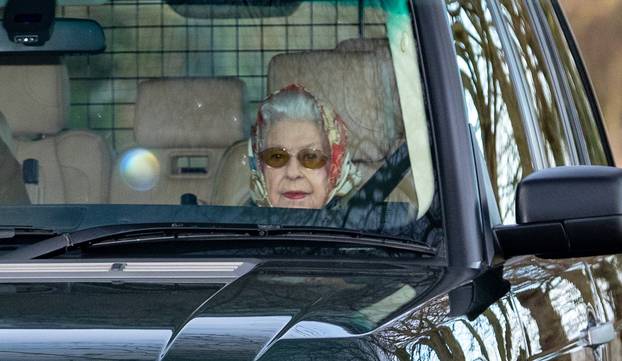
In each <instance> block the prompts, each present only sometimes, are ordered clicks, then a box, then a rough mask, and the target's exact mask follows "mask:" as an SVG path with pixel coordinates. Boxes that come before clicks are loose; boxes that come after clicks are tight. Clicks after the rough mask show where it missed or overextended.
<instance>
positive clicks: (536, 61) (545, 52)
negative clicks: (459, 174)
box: [446, 0, 618, 360]
mask: <svg viewBox="0 0 622 361" xmlns="http://www.w3.org/2000/svg"><path fill="white" fill-rule="evenodd" d="M553 5H554V4H551V2H550V1H525V0H499V1H485V0H481V1H480V0H478V1H460V0H447V1H446V6H447V11H448V14H449V21H450V25H451V27H452V32H453V35H454V40H455V47H456V55H457V61H458V67H459V71H460V75H461V80H462V85H463V87H464V98H465V103H466V109H467V113H468V120H469V123H470V125H471V128H472V130H473V138H474V149H475V153H476V156H479V155H478V154H477V153H481V158H482V159H483V162H484V163H485V164H486V167H483V168H484V169H481V170H480V173H479V176H480V178H482V179H480V182H481V185H480V187H481V188H488V189H487V190H484V192H486V191H488V192H487V193H488V195H489V198H490V199H491V200H492V201H493V202H491V204H493V208H496V209H494V211H492V212H489V213H491V214H492V216H491V219H490V224H491V225H493V226H494V225H496V224H513V223H515V214H514V212H515V204H514V200H515V198H514V197H515V192H516V188H517V185H518V183H519V181H520V180H521V179H522V178H523V177H525V176H526V175H528V174H530V173H531V172H533V171H535V170H538V169H542V168H546V167H554V166H562V165H578V164H606V163H607V156H606V146H605V145H604V144H603V142H602V133H599V128H598V124H597V121H596V120H595V119H596V115H595V112H594V109H593V108H592V107H591V106H590V103H589V100H588V95H587V94H588V93H587V90H586V88H585V87H584V83H583V82H582V80H581V77H580V76H578V71H577V64H576V62H577V61H578V59H576V58H575V57H573V56H574V54H572V53H571V51H570V50H569V46H568V45H567V44H566V43H565V41H566V40H565V34H564V32H563V31H562V28H561V25H560V23H559V21H560V20H559V19H558V17H559V15H560V13H559V11H556V9H555V8H554V7H553ZM557 10H558V9H557ZM484 178H485V179H484ZM485 185H488V187H485ZM480 192H482V191H480ZM495 214H496V215H497V217H495ZM605 264H608V263H607V262H605V263H604V264H603V263H602V261H600V259H598V258H584V259H566V260H546V259H541V258H537V257H522V258H516V259H512V260H509V261H508V262H507V263H506V264H505V267H504V268H505V271H504V278H505V279H507V280H508V281H509V282H510V283H511V291H510V293H511V295H512V297H514V299H515V300H516V311H517V312H518V314H519V317H520V320H521V323H522V328H523V333H524V336H525V339H526V342H527V346H528V350H529V351H528V353H529V355H530V359H533V360H605V359H609V358H608V356H607V355H608V354H610V350H609V348H607V346H606V345H599V344H598V343H599V342H601V341H603V340H595V339H594V338H593V337H592V338H589V337H588V335H593V332H597V331H599V330H602V328H599V327H602V325H604V324H606V323H607V322H609V321H610V319H611V318H612V316H611V315H608V314H607V311H606V309H607V307H606V305H607V303H606V302H605V303H603V299H602V297H601V296H602V295H603V294H606V293H607V292H608V290H607V289H605V290H602V289H599V287H597V284H596V283H595V282H594V281H593V280H594V275H593V268H594V266H595V265H601V267H600V268H598V269H599V270H603V269H605V268H606V267H604V265H605ZM609 272H610V273H613V272H612V271H611V267H609ZM601 274H602V273H599V275H601ZM600 278H601V279H602V278H605V279H608V278H611V277H610V276H607V275H605V276H602V275H601V276H600ZM601 283H602V282H601ZM612 287H614V288H615V287H617V286H615V285H613V286H612ZM600 288H603V287H600ZM605 288H606V287H605ZM615 292H618V291H617V289H616V291H615ZM609 293H611V292H609ZM609 303H611V302H609ZM608 307H609V308H610V309H614V306H613V305H611V306H608ZM609 313H611V312H609ZM590 332H592V333H590ZM604 339H605V340H606V339H607V335H605V337H604Z"/></svg>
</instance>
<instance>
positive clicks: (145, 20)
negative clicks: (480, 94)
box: [61, 0, 385, 150]
mask: <svg viewBox="0 0 622 361" xmlns="http://www.w3.org/2000/svg"><path fill="white" fill-rule="evenodd" d="M363 2H364V0H361V3H359V4H358V6H357V4H356V3H355V2H349V3H348V5H345V6H344V5H339V4H338V3H337V1H334V2H331V1H322V2H307V3H303V4H301V5H300V6H299V7H298V8H297V10H296V11H295V12H294V13H293V14H291V15H290V16H287V17H265V18H254V19H191V18H185V17H183V16H181V15H179V14H177V13H176V12H175V11H174V10H173V9H172V8H171V7H170V6H169V5H167V4H161V3H144V2H142V3H141V2H140V1H123V2H120V1H116V2H113V3H110V4H105V5H99V6H66V7H63V8H62V9H61V13H62V15H63V16H65V17H77V18H91V19H94V20H96V21H98V22H99V23H100V24H101V25H102V26H103V27H104V29H105V33H106V39H107V50H106V52H105V53H103V54H99V55H95V56H80V57H78V56H74V57H68V58H67V59H66V62H67V65H68V68H69V73H70V78H71V118H70V122H69V127H70V128H89V129H91V130H94V131H96V132H98V133H100V135H102V136H103V137H104V139H106V140H107V141H108V142H109V143H110V144H111V145H112V146H113V147H114V148H115V149H117V150H123V149H126V148H128V147H131V146H133V145H134V144H135V143H134V137H133V131H132V130H133V120H134V102H135V98H136V89H137V86H138V83H139V82H140V81H141V80H144V79H150V78H165V77H198V76H201V77H203V76H207V77H218V76H235V77H239V78H240V79H241V80H243V81H244V82H245V83H246V87H247V97H248V101H249V102H250V106H248V107H247V109H248V112H249V113H248V115H247V118H248V119H252V114H254V113H255V111H256V104H257V103H258V102H259V101H260V100H261V99H263V98H264V97H265V96H266V75H267V65H268V62H269V61H270V59H271V58H272V57H273V56H274V55H276V54H279V53H285V52H296V51H304V50H313V49H333V48H335V46H336V45H337V44H338V43H339V42H340V41H343V40H345V39H351V38H358V37H366V38H377V37H384V36H385V22H384V14H383V11H382V10H381V8H380V7H379V6H370V5H371V4H370V0H368V1H365V3H364V4H363Z"/></svg>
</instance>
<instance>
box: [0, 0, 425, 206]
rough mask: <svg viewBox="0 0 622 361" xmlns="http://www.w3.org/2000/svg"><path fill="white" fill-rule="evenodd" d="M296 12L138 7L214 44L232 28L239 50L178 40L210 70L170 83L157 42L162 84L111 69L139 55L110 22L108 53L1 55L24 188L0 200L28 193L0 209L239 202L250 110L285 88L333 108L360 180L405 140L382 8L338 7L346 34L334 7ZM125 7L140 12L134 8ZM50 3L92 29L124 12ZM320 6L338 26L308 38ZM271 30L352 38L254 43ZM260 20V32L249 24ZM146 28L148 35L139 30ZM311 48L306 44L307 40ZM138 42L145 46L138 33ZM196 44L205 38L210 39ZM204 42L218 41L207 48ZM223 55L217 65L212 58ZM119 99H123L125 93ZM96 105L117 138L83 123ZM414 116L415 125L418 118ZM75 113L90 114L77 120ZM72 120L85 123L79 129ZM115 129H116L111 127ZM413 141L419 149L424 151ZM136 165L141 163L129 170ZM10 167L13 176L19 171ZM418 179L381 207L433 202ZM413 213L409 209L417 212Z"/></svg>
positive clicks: (5, 101)
mask: <svg viewBox="0 0 622 361" xmlns="http://www.w3.org/2000/svg"><path fill="white" fill-rule="evenodd" d="M77 3H79V2H77ZM292 4H293V5H292V6H291V7H273V8H268V7H261V9H262V10H261V11H263V12H264V13H263V14H262V13H261V11H254V10H253V9H254V8H253V7H252V6H248V5H247V6H234V5H231V6H229V5H202V6H199V5H177V4H175V2H172V3H170V4H167V3H162V4H157V7H158V9H155V6H153V7H151V8H150V7H149V6H148V5H147V4H145V5H140V6H143V7H144V10H145V12H147V10H149V11H152V10H159V11H161V12H162V13H161V14H160V17H161V18H163V17H164V16H165V15H163V14H164V12H166V13H167V14H168V15H166V16H169V17H174V18H176V19H177V20H178V21H180V23H181V25H179V29H181V30H185V31H186V32H187V31H188V29H189V28H190V29H192V27H189V26H188V23H189V22H192V21H194V23H196V24H208V25H205V27H206V28H207V29H208V30H209V31H211V32H212V35H213V33H214V32H215V31H217V30H218V29H221V30H223V29H225V30H231V29H232V30H233V31H235V32H237V33H238V34H237V35H236V39H237V40H236V42H237V44H233V45H232V44H222V45H221V46H222V48H223V49H217V50H216V49H214V47H215V45H213V44H211V45H209V46H210V47H211V48H210V50H209V51H206V52H204V53H202V52H199V51H197V52H193V50H192V49H191V48H192V45H191V44H189V42H188V41H186V44H184V45H180V46H181V48H182V49H181V52H182V54H183V55H185V56H186V57H188V56H189V55H197V56H201V55H203V56H204V57H205V59H200V60H197V61H198V62H199V65H200V61H205V62H212V63H211V65H210V64H208V65H206V67H207V68H209V67H211V68H212V71H211V72H210V73H211V74H210V75H205V74H200V75H192V74H190V72H186V74H174V75H167V74H166V69H165V68H166V67H167V66H168V65H166V64H164V59H165V58H166V55H167V54H166V51H165V49H163V48H164V44H163V42H162V41H160V43H159V44H160V46H161V47H162V48H158V47H157V46H156V47H154V49H155V50H154V51H151V52H147V53H146V55H153V56H156V57H160V60H159V61H160V62H161V68H162V71H161V74H160V76H152V75H148V76H142V75H141V71H142V70H141V69H138V68H139V67H140V66H139V65H140V63H139V62H138V61H137V62H136V68H137V70H136V71H135V73H133V74H131V75H130V76H123V75H122V73H123V71H124V70H119V69H118V68H119V67H122V66H123V64H122V58H121V55H123V54H125V53H131V54H133V55H136V54H138V56H141V55H142V53H141V48H143V47H144V45H142V44H143V43H142V41H143V40H142V39H143V38H141V40H140V41H137V42H135V43H133V45H132V46H130V47H127V48H126V49H125V50H124V51H117V49H118V44H117V43H116V42H115V41H117V40H115V37H114V36H115V35H116V34H117V28H118V27H119V24H117V20H111V19H108V21H109V23H105V21H103V20H101V19H100V20H99V21H100V22H101V23H102V24H101V25H102V27H103V28H104V31H105V32H106V34H107V43H108V48H107V49H106V51H105V52H104V53H103V54H101V55H73V54H72V55H3V57H2V58H1V59H0V83H1V84H3V86H2V87H0V111H1V112H2V114H3V115H4V118H5V120H6V127H3V128H4V130H3V132H2V139H3V140H4V143H5V145H6V147H7V149H10V155H11V157H10V158H13V159H11V161H12V162H18V163H19V164H20V165H21V168H22V169H21V173H22V174H20V175H19V176H17V177H15V176H14V175H12V176H11V177H12V178H11V179H15V180H21V181H14V182H12V184H11V185H8V184H7V185H4V186H3V188H7V187H10V188H11V189H10V190H5V189H3V190H2V194H20V192H22V193H23V189H25V190H26V192H27V195H28V197H27V199H25V197H21V198H20V197H13V198H11V197H8V196H7V197H3V198H2V201H1V202H2V203H3V204H11V203H18V204H19V203H27V202H29V203H31V204H102V203H103V204H171V205H173V204H180V203H181V199H182V198H183V196H184V195H186V194H192V195H194V196H196V204H200V205H225V206H227V205H228V206H239V205H245V204H248V202H249V182H248V179H249V169H248V164H247V153H248V136H249V133H250V127H251V125H252V124H253V123H254V120H255V117H256V109H257V106H258V104H259V103H260V101H261V100H262V99H263V98H264V97H265V96H266V95H268V94H270V93H272V92H273V91H275V90H278V89H280V88H281V87H283V86H285V85H288V84H292V83H298V84H302V85H303V86H304V87H305V88H307V89H309V90H310V91H311V92H312V93H314V94H315V95H317V96H318V97H319V98H320V99H329V100H330V102H331V104H332V106H333V107H334V108H335V110H336V111H337V113H338V114H340V115H341V116H342V117H343V118H344V120H345V122H346V125H347V128H348V131H349V142H348V146H349V148H350V149H349V150H350V152H351V154H352V159H353V162H354V164H356V166H357V168H358V169H359V170H360V172H361V175H362V178H363V182H362V184H364V183H365V181H366V180H368V179H370V177H372V176H373V175H374V174H375V173H376V171H377V170H378V169H379V168H380V167H382V165H383V164H385V163H386V160H387V158H388V157H389V156H390V155H391V154H393V153H394V152H395V151H396V149H397V148H398V147H399V146H400V145H401V144H404V143H405V141H406V134H405V129H404V121H403V120H402V118H403V116H402V109H403V106H404V105H403V104H400V96H399V92H398V85H397V82H396V75H395V65H394V62H393V59H392V55H391V54H392V51H394V49H393V50H392V47H391V46H390V41H389V39H388V37H387V34H386V29H385V24H384V21H381V22H379V21H378V17H381V15H378V13H381V12H378V11H376V10H377V9H375V8H374V7H369V8H365V9H363V12H364V15H367V12H369V14H372V15H373V16H375V17H376V18H373V17H372V16H370V18H369V19H367V20H365V19H361V17H360V11H359V10H360V9H357V8H356V6H351V9H349V8H348V9H346V10H347V11H348V14H350V15H347V16H350V17H351V18H352V19H354V20H357V21H358V23H354V24H349V23H348V24H349V25H348V26H347V27H346V25H341V22H344V23H345V22H346V20H344V19H340V18H339V16H340V15H339V14H337V13H338V12H340V11H342V9H341V8H339V9H338V8H337V5H336V3H335V4H334V5H333V4H328V3H324V2H318V3H314V2H305V3H299V2H293V3H292ZM132 6H135V7H136V8H137V9H138V8H139V5H132ZM59 8H60V9H61V11H62V12H63V13H64V15H65V16H67V17H71V16H73V15H75V14H74V13H72V9H73V8H76V9H73V10H75V11H74V12H76V13H77V11H78V10H79V9H82V10H86V11H87V12H85V13H84V14H83V16H84V15H90V16H91V17H92V18H93V19H95V20H98V18H97V16H93V14H97V13H98V12H97V11H95V10H97V9H98V8H108V9H110V10H112V12H114V14H121V13H122V11H121V10H128V11H129V10H132V9H130V6H129V5H128V6H127V9H125V8H124V7H123V6H121V5H113V4H107V3H106V2H105V1H99V2H98V4H97V5H94V4H93V3H91V4H88V5H81V6H62V7H59ZM346 8H347V7H346ZM270 9H272V10H270ZM331 9H332V10H331ZM139 10H140V11H142V10H143V9H142V8H140V9H139ZM139 10H135V12H138V11H139ZM255 10H256V9H255ZM310 10H311V12H312V13H313V11H315V14H316V15H315V16H317V17H318V19H313V18H312V17H313V15H311V19H310V20H307V23H308V24H304V25H305V26H300V25H301V24H291V25H288V24H289V22H291V23H295V22H296V19H297V18H299V17H300V14H299V13H305V14H308V13H309V11H310ZM320 10H321V11H320ZM88 11H90V14H89V13H88ZM115 11H117V12H115ZM270 11H278V12H285V14H280V13H279V14H274V13H271V12H270ZM322 11H323V12H326V13H331V14H333V15H331V16H333V17H335V18H339V19H336V20H337V21H336V22H335V23H334V24H332V25H330V29H328V26H320V25H318V26H317V28H318V29H317V30H314V24H315V22H318V23H321V22H325V21H326V20H327V18H326V16H324V17H322V16H321V15H320V14H322ZM357 11H358V12H357ZM57 12H58V11H57ZM246 12H250V13H252V16H253V17H254V18H252V17H251V18H244V16H247V15H248V14H246ZM215 13H216V14H218V15H214V14H215ZM344 14H345V12H344ZM208 15H209V17H208ZM277 15H278V16H277ZM306 16H308V15H306ZM343 16H344V18H345V17H347V16H346V15H343ZM349 20H351V19H348V21H349ZM118 21H121V20H118ZM271 21H273V22H274V23H275V24H282V26H279V27H278V28H279V29H285V34H287V35H286V37H289V38H293V37H295V36H296V34H302V35H300V39H302V38H305V37H309V33H311V34H313V32H314V31H324V32H326V33H327V34H328V33H329V30H330V32H333V33H337V32H338V31H339V30H340V29H341V28H344V29H345V28H347V29H348V34H347V35H337V34H334V35H332V38H333V39H331V40H332V44H331V45H330V46H327V45H326V44H323V45H322V46H317V47H315V46H313V45H312V44H310V45H311V46H306V47H302V49H289V46H290V45H292V44H295V42H294V41H290V42H291V44H284V45H285V47H284V49H272V46H271V44H266V43H264V42H270V41H272V42H280V41H282V40H283V39H280V38H279V37H280V36H277V37H275V38H274V39H270V38H266V36H265V34H263V35H261V34H260V33H263V32H264V31H269V30H270V29H271V26H269V24H270V22H271ZM277 21H278V22H277ZM365 21H368V22H369V23H370V24H373V25H370V26H369V29H370V30H366V29H365V27H364V26H365ZM184 22H185V26H184ZM257 22H259V23H260V24H259V25H257V24H256V23H257ZM309 22H310V23H309ZM162 23H163V20H161V24H162ZM133 24H134V25H132V26H131V27H130V26H128V27H130V28H131V30H132V31H134V32H136V31H138V32H140V31H143V29H142V28H141V27H140V24H139V23H133ZM244 24H255V25H252V26H251V25H244ZM379 24H380V25H379ZM352 25H355V26H352ZM200 26H203V25H200ZM200 26H199V25H196V27H200ZM245 26H247V27H250V28H251V30H253V32H255V31H259V32H260V33H253V34H251V33H248V34H249V35H248V38H243V37H242V36H241V35H240V34H239V33H240V32H241V31H242V30H245ZM152 28H153V27H152ZM155 28H158V29H157V32H159V34H161V40H162V39H163V40H165V41H164V42H166V36H165V35H162V34H163V32H164V29H165V27H162V26H160V27H158V26H155ZM145 29H146V31H148V30H149V27H145ZM372 29H373V31H372ZM157 32H154V34H155V33H157ZM141 34H142V33H141ZM146 34H148V33H146ZM245 34H246V33H245ZM258 36H259V37H261V39H259V41H258V42H259V43H261V44H260V49H253V52H249V53H252V55H253V56H255V55H258V54H259V55H260V57H261V62H262V63H259V62H257V63H258V64H255V63H253V64H251V65H250V67H253V69H259V70H260V71H261V73H260V74H251V75H252V76H245V75H243V74H246V73H244V69H243V68H244V64H245V62H248V63H250V62H255V61H256V60H255V59H256V58H251V56H250V55H248V59H245V56H246V55H245V52H244V51H243V49H242V48H243V46H242V45H241V44H240V41H255V40H257V39H255V38H256V37H258ZM262 36H263V37H262ZM322 36H324V35H322ZM137 38H138V36H137ZM300 39H299V40H300ZM313 39H314V38H313V35H311V43H313ZM186 40H188V38H186ZM144 41H145V42H149V41H155V40H154V39H152V38H151V37H150V35H146V37H145V38H144ZM202 41H205V42H206V43H207V42H209V39H202ZM212 41H213V42H215V43H217V40H214V39H212ZM324 43H327V42H326V41H324ZM328 43H330V42H328ZM268 47H270V48H269V49H270V51H268V50H267V48H268ZM225 48H228V49H231V50H225ZM232 53H233V54H234V55H235V56H236V62H237V65H236V66H235V67H237V69H236V73H237V74H232V73H231V72H227V71H221V72H219V71H218V69H219V68H218V66H217V65H214V62H217V61H219V62H220V63H221V64H222V63H226V62H227V59H230V58H229V57H228V56H230V55H231V54H232ZM116 54H121V55H118V56H117V55H116ZM220 55H222V56H223V59H221V60H218V56H220ZM106 56H108V57H111V58H112V59H113V60H112V62H113V63H112V64H111V65H109V68H108V69H107V71H108V73H106V74H104V76H103V77H98V76H94V75H93V73H96V70H97V64H98V63H97V62H98V60H97V59H98V57H100V58H102V57H106ZM225 56H227V57H225ZM262 64H263V65H262ZM194 65H196V64H194ZM194 65H193V66H194ZM85 66H86V68H84V67H85ZM186 67H188V64H187V63H186ZM85 73H86V76H84V74H85ZM247 75H248V74H247ZM89 77H90V78H89ZM85 79H86V80H88V81H91V82H93V81H94V80H93V79H103V80H105V81H108V80H111V81H110V82H109V83H111V84H113V85H114V86H116V84H117V82H118V83H123V84H128V83H131V88H132V89H130V90H129V91H127V92H119V91H117V93H116V94H114V91H113V94H112V95H104V97H105V96H108V98H106V99H104V100H103V101H100V100H94V99H93V98H98V97H100V98H101V96H100V95H98V93H97V89H94V88H90V89H87V90H86V91H84V88H83V86H82V85H83V84H84V83H87V81H86V80H85ZM128 79H129V80H128ZM256 79H259V81H256ZM100 83H102V84H103V82H100ZM115 89H116V88H115ZM100 93H105V92H100ZM126 93H128V94H130V95H128V96H126ZM85 94H86V95H85ZM85 97H86V98H88V99H87V103H88V104H87V105H86V107H87V108H88V109H87V114H86V116H83V115H80V116H78V115H77V114H78V113H80V112H79V111H80V110H81V109H82V108H84V107H85V105H84V104H85V103H84V102H83V101H78V100H77V99H82V98H85ZM123 97H125V98H123ZM98 102H99V103H98ZM102 104H103V105H102ZM97 106H100V108H101V107H102V106H103V107H105V109H106V111H108V110H110V111H111V112H112V113H113V115H112V117H119V114H120V113H121V112H122V114H123V117H124V119H125V120H124V121H125V122H127V123H128V124H129V125H127V126H124V127H125V128H123V129H122V130H123V133H121V132H120V131H119V132H117V130H119V129H121V128H122V127H121V126H119V125H115V124H114V123H113V125H112V127H113V128H114V127H117V128H115V129H104V128H102V127H98V126H95V125H93V124H94V123H96V122H97V121H98V119H97V118H98V117H104V118H105V117H109V115H106V114H104V115H102V114H103V113H98V112H97V111H95V112H93V111H91V109H90V107H97ZM80 114H82V113H80ZM422 116H423V117H425V114H423V115H422ZM84 118H87V119H86V121H85V122H84ZM76 119H77V120H79V121H82V123H81V124H78V123H79V122H78V121H76ZM117 122H119V123H120V122H121V121H119V120H118V119H117ZM76 124H78V125H76ZM419 131H422V132H425V133H426V134H425V136H424V137H425V138H427V131H428V130H427V129H425V128H424V129H419ZM115 134H116V136H115ZM119 134H123V137H122V138H121V137H120V136H119ZM111 135H112V136H111ZM120 139H122V140H123V141H120ZM422 146H423V147H428V148H429V143H425V144H423V145H422ZM137 150H140V151H141V152H143V153H141V152H137ZM144 151H146V153H145V152H144ZM141 157H143V158H141ZM145 157H147V158H145ZM137 162H138V163H141V164H140V165H139V166H136V165H135V164H136V163H137ZM428 162H430V161H429V160H428ZM132 164H134V165H132ZM419 165H420V166H421V169H427V168H429V169H432V167H431V165H430V164H427V165H426V164H423V165H421V163H420V164H419ZM136 167H138V168H140V169H139V171H138V173H139V174H132V173H131V172H132V168H136ZM413 168H415V165H413ZM128 169H129V170H128ZM15 172H17V173H19V170H17V171H15ZM141 172H142V173H141ZM421 173H422V172H421ZM415 178H416V177H413V171H412V170H409V172H408V175H407V176H405V177H404V178H403V179H402V180H401V182H399V185H398V186H397V187H396V188H395V189H393V190H392V191H391V192H390V195H389V197H387V199H386V200H385V201H387V202H406V203H409V204H412V205H413V206H414V207H415V209H416V207H417V204H418V198H421V197H422V195H421V189H426V190H427V192H428V193H430V192H432V193H433V191H434V186H433V185H432V186H429V185H425V186H424V184H423V182H422V184H418V185H417V187H416V186H415V181H414V179H415ZM428 178H429V179H433V177H428ZM7 179H8V178H7ZM431 182H433V180H432V181H431ZM417 189H419V192H417ZM424 198H426V199H427V198H431V195H429V194H428V195H424ZM191 203H193V202H191ZM427 203H429V202H427ZM422 213H423V212H422V211H421V210H419V214H422Z"/></svg>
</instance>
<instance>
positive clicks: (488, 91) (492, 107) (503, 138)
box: [449, 2, 522, 223]
mask: <svg viewBox="0 0 622 361" xmlns="http://www.w3.org/2000/svg"><path fill="white" fill-rule="evenodd" d="M482 7H483V9H484V13H483V14H479V15H483V16H482V17H481V21H484V22H486V23H488V24H492V16H491V14H490V11H489V10H488V9H487V7H486V4H485V2H484V3H482ZM449 8H452V6H450V7H449ZM454 10H455V9H454ZM460 23H461V24H462V26H463V27H464V29H465V31H466V32H468V34H469V35H470V36H469V38H468V41H469V45H470V46H471V49H472V50H473V52H474V54H471V55H472V59H475V61H476V63H475V64H473V63H472V61H471V60H470V59H465V58H463V57H459V58H458V66H459V68H460V70H461V72H462V73H463V74H465V75H466V76H467V78H469V79H470V80H472V82H473V83H472V84H473V86H475V87H479V89H481V92H479V94H481V96H482V98H483V99H479V100H476V99H473V97H472V95H471V94H470V93H469V92H468V91H466V90H465V103H466V108H467V116H468V121H469V124H471V125H472V126H473V127H474V129H475V132H476V135H477V142H478V145H479V147H480V149H481V150H482V153H484V151H483V149H485V147H484V144H483V137H482V128H481V122H480V119H481V117H482V116H487V117H488V118H489V119H491V121H492V123H493V124H491V129H490V131H491V133H492V136H493V137H494V142H495V154H496V159H495V160H494V162H495V164H496V165H497V167H496V171H497V174H492V175H491V176H492V177H496V184H497V188H498V201H499V208H500V211H501V216H502V218H503V220H504V222H505V223H513V222H514V192H515V189H516V185H517V183H518V180H520V178H521V177H522V172H521V169H520V157H519V153H518V147H517V145H516V140H515V138H514V129H513V127H512V123H511V120H510V116H509V114H508V111H507V106H506V103H505V101H504V99H503V94H502V93H501V86H500V84H499V78H501V81H504V82H507V81H508V79H509V71H508V65H507V63H506V62H505V61H501V64H502V70H503V72H502V73H501V74H498V73H496V74H495V73H494V72H493V66H492V63H491V59H488V58H486V57H485V53H484V51H483V49H482V46H481V45H480V44H481V43H482V42H490V43H492V47H491V48H492V49H501V41H500V39H499V35H498V33H497V32H496V31H495V29H494V27H492V26H490V27H489V30H490V31H489V34H490V38H486V39H482V37H481V36H480V34H479V33H478V31H477V29H476V27H475V26H474V24H473V23H472V21H471V19H470V18H469V16H468V15H467V13H465V12H460ZM496 56H498V57H499V58H500V59H501V60H503V59H505V56H504V54H503V53H499V54H496ZM472 72H476V73H479V75H480V76H479V78H478V79H477V81H479V83H476V80H475V79H474V78H473V75H472ZM476 104H484V105H485V109H478V108H477V106H476ZM484 112H486V113H485V114H483V113H484ZM486 141H487V142H490V141H492V140H486ZM490 161H491V160H490V159H487V162H490Z"/></svg>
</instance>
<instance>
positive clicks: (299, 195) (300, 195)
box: [283, 192, 307, 199]
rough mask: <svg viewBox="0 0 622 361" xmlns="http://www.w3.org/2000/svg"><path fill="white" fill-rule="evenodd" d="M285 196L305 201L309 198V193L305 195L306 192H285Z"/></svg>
mask: <svg viewBox="0 0 622 361" xmlns="http://www.w3.org/2000/svg"><path fill="white" fill-rule="evenodd" d="M283 196H285V198H289V199H303V198H304V197H306V196H307V193H305V192H285V193H283Z"/></svg>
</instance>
